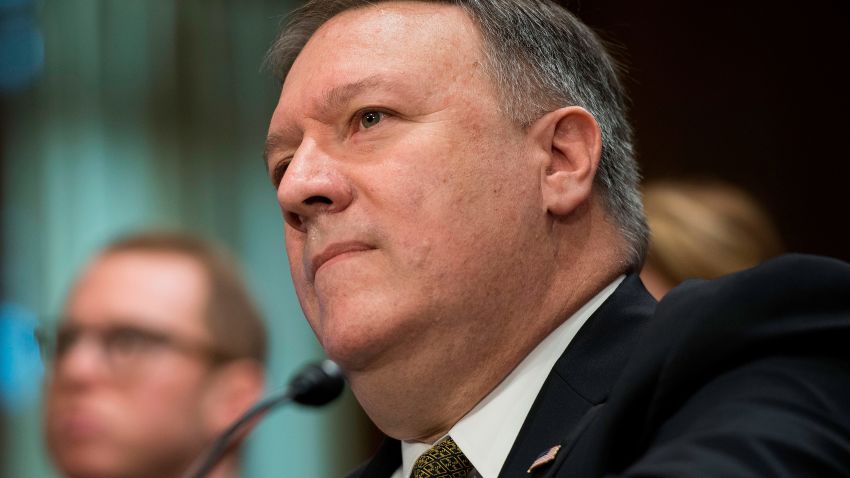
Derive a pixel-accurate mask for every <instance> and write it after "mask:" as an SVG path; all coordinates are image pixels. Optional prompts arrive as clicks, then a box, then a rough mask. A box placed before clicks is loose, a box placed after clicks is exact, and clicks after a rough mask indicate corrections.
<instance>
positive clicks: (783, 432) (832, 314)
mask: <svg viewBox="0 0 850 478" xmlns="http://www.w3.org/2000/svg"><path fill="white" fill-rule="evenodd" d="M553 445H561V449H560V450H559V452H558V453H557V455H556V456H555V458H554V460H552V461H551V462H549V463H548V464H546V465H544V466H541V467H539V468H537V469H535V470H534V471H533V472H532V473H528V471H527V470H528V468H529V466H530V464H531V463H532V462H533V461H534V460H535V459H536V458H537V457H538V456H539V455H540V454H541V453H543V452H545V451H546V450H548V449H549V448H551V447H552V446H553ZM400 464H401V457H400V450H399V443H398V442H397V441H395V440H391V439H387V440H386V441H385V443H384V444H383V445H382V447H381V448H380V449H379V451H378V453H377V454H376V455H375V457H373V459H372V460H371V461H369V462H368V463H366V464H365V465H364V466H362V467H361V468H359V469H358V470H356V471H355V472H353V473H352V474H351V475H350V476H351V477H361V478H385V477H389V476H390V475H391V474H392V473H393V472H394V471H395V469H396V468H398V467H399V466H400ZM600 476H623V477H690V476H695V477H831V476H848V477H850V265H848V264H845V263H843V262H840V261H836V260H832V259H824V258H815V257H808V256H786V257H783V258H779V259H776V260H773V261H770V262H768V263H766V264H764V265H762V266H760V267H757V268H755V269H750V270H748V271H744V272H742V273H738V274H734V275H731V276H727V277H725V278H721V279H718V280H715V281H689V282H686V283H685V284H683V285H682V286H680V287H678V288H676V289H675V290H674V291H672V292H671V293H670V294H668V295H667V296H666V297H665V298H664V300H663V301H661V302H660V303H659V304H658V305H657V307H656V303H655V301H654V300H653V299H652V298H651V297H650V296H649V295H648V294H647V293H646V291H645V289H644V288H643V285H642V284H641V283H640V280H639V279H638V277H637V276H629V277H627V278H626V280H625V281H624V282H623V283H622V284H621V285H620V287H618V289H617V290H616V291H615V293H614V294H613V295H612V296H611V297H610V298H609V299H608V300H607V301H606V302H605V303H604V304H603V305H602V306H601V307H600V308H599V309H598V310H597V311H596V313H594V314H593V316H592V317H591V318H590V319H589V320H588V322H587V323H586V324H585V325H584V327H583V328H582V329H581V331H580V332H579V334H578V335H577V336H576V337H575V339H574V340H573V342H572V343H571V344H570V346H569V347H568V348H567V350H566V351H565V352H564V354H563V355H562V356H561V358H560V359H559V360H558V362H557V363H556V364H555V367H554V368H553V370H552V372H551V373H550V375H549V377H548V378H547V380H546V382H545V384H544V385H543V388H542V390H541V391H540V394H539V395H538V397H537V399H536V401H535V403H534V405H533V407H532V409H531V411H530V413H529V415H528V417H527V418H526V421H525V423H524V425H523V427H522V429H521V431H520V433H519V435H518V437H517V439H516V441H515V442H514V446H513V448H512V450H511V452H510V454H509V456H508V458H507V461H506V462H505V465H504V467H503V468H502V471H501V474H500V477H502V478H512V477H533V478H544V477H546V478H550V477H551V478H554V477H570V478H585V477H600Z"/></svg>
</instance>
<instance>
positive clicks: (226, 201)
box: [0, 0, 372, 478]
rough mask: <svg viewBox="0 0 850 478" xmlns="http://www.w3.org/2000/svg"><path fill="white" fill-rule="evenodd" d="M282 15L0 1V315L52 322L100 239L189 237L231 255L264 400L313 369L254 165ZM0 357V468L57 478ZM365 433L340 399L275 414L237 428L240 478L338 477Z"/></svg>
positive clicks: (28, 404)
mask: <svg viewBox="0 0 850 478" xmlns="http://www.w3.org/2000/svg"><path fill="white" fill-rule="evenodd" d="M293 3H294V2H286V1H259V0H258V1H240V2H236V1H230V2H226V1H223V0H191V1H190V0H181V1H168V0H150V1H130V0H61V1H60V0H47V1H43V2H33V1H32V0H16V1H13V0H0V19H2V20H0V22H2V23H0V37H2V44H0V45H2V47H0V55H2V58H3V60H4V71H3V78H4V80H2V84H0V88H2V89H0V94H2V103H0V106H1V107H0V113H2V120H0V127H2V130H0V147H1V148H2V149H0V159H2V175H0V178H2V184H0V194H2V202H0V204H2V246H3V247H2V251H3V252H2V292H3V302H4V303H5V304H7V305H9V304H11V305H12V306H13V308H14V310H17V311H18V312H19V313H18V315H19V316H24V317H27V316H32V317H48V316H51V315H55V314H56V313H57V312H58V311H59V309H60V308H61V303H62V300H63V297H64V295H65V292H66V290H67V288H68V286H69V283H70V281H71V279H72V277H73V276H74V274H75V273H76V272H77V271H78V270H79V268H80V267H81V266H82V265H83V264H84V263H85V261H86V260H87V259H88V258H89V257H90V255H91V254H92V253H94V252H95V251H96V250H97V249H98V248H99V247H100V246H102V245H103V244H104V243H105V242H107V241H108V240H110V239H111V238H113V237H114V236H116V235H118V234H120V233H123V232H127V231H132V230H137V229H141V228H147V227H165V228H182V229H188V230H190V231H194V232H197V233H200V234H202V235H204V236H206V237H210V238H213V239H215V240H217V241H219V242H220V243H223V244H224V245H225V246H228V247H229V248H230V249H231V250H232V251H233V252H234V253H235V255H236V256H237V258H238V259H239V260H240V261H241V263H242V265H243V267H244V272H245V275H246V276H247V279H248V282H249V286H250V288H251V290H252V291H253V293H254V295H255V297H256V299H257V300H258V302H259V303H260V305H261V307H262V309H263V310H264V312H265V314H266V318H267V322H268V327H269V330H270V333H271V337H270V339H271V351H272V352H271V357H270V365H271V369H270V376H269V388H270V389H276V388H278V387H279V386H282V384H283V383H285V382H286V380H287V379H288V377H289V376H291V374H292V373H293V371H294V370H295V369H296V368H298V367H299V366H300V365H302V364H303V363H305V362H306V361H309V360H312V359H316V358H319V357H321V350H320V348H319V346H318V344H317V342H316V340H315V338H314V336H313V334H312V332H311V330H310V329H309V327H308V326H307V325H306V322H305V321H304V319H303V316H302V313H301V310H300V308H299V306H298V303H297V300H296V297H295V294H294V291H293V288H292V285H291V282H290V278H289V270H288V266H287V264H286V260H285V255H284V244H283V225H282V220H281V217H280V213H279V211H278V208H277V204H276V201H275V195H274V190H273V188H272V187H271V185H270V183H269V180H268V179H267V177H266V175H265V170H264V165H263V163H262V160H261V153H262V147H263V140H264V138H265V132H266V129H267V124H268V120H269V118H270V115H271V112H272V111H273V109H274V106H275V103H276V99H277V94H278V88H279V84H278V83H277V81H276V80H275V79H274V78H272V76H271V75H270V74H268V73H265V72H261V71H260V67H261V63H262V58H263V55H264V53H265V50H266V48H267V47H268V46H269V45H270V44H271V42H272V41H273V39H274V36H275V34H276V32H277V29H278V25H279V22H280V20H281V19H282V17H283V16H284V15H285V14H286V13H287V11H288V10H289V9H290V8H291V7H292V4H293ZM2 345H4V346H5V345H6V344H2ZM4 360H7V363H6V364H2V365H3V367H4V368H6V369H13V370H34V372H32V373H31V374H29V375H27V376H26V377H24V378H23V379H22V380H23V381H24V382H26V381H27V380H29V382H30V383H29V384H26V383H24V384H23V385H21V386H20V387H18V390H17V391H16V392H14V393H17V395H18V396H17V398H16V400H14V404H12V405H8V410H7V412H6V415H7V416H6V417H5V420H6V423H4V424H3V425H2V431H3V433H4V437H3V440H2V442H1V444H2V448H3V449H2V463H0V465H2V467H0V473H3V474H4V475H5V476H9V477H52V476H55V475H54V472H53V471H51V468H50V465H49V463H48V461H47V459H46V457H45V456H44V452H43V447H42V445H41V436H40V418H39V413H40V397H39V390H38V387H37V386H32V382H35V381H36V379H37V376H38V373H37V372H38V367H37V366H36V364H22V363H18V364H17V365H14V364H13V363H12V361H13V360H18V361H19V362H20V361H21V360H27V359H26V357H24V358H23V359H22V358H21V356H20V354H19V355H18V356H17V358H15V359H4ZM29 360H37V354H36V355H34V356H32V357H31V358H30V359H29ZM19 378H20V377H19ZM19 381H20V380H19ZM27 387H29V389H32V390H34V391H33V392H32V396H27V395H25V396H23V397H21V396H20V395H21V394H26V390H27V389H28V388H27ZM363 436H366V437H367V439H365V440H361V439H358V438H357V437H363ZM369 436H371V435H370V433H369V428H368V426H367V425H366V421H365V420H364V419H363V418H362V414H361V413H360V412H359V410H358V409H357V405H356V403H355V402H354V400H353V398H352V396H351V394H350V392H346V395H345V397H344V399H343V400H341V401H339V402H337V403H336V404H333V405H331V406H329V407H328V408H326V409H323V410H319V411H314V410H305V409H302V408H289V409H284V410H278V411H276V412H274V413H273V414H272V415H270V416H269V417H267V418H266V419H265V420H264V421H263V422H262V423H261V424H260V425H259V427H258V428H257V429H256V430H255V431H254V433H253V434H252V436H251V438H250V441H249V447H248V450H247V455H246V458H247V459H246V460H245V476H247V477H256V478H263V477H273V476H274V477H280V476H282V475H281V470H288V472H287V474H286V476H309V477H325V476H328V477H330V476H340V475H342V474H343V472H344V470H347V469H350V468H351V467H352V466H354V465H355V464H356V463H357V462H359V461H360V460H361V459H362V458H363V457H364V455H366V454H368V452H369V450H370V448H371V446H372V444H371V443H370V439H369V438H368V437H369Z"/></svg>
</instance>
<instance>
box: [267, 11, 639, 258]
mask: <svg viewBox="0 0 850 478" xmlns="http://www.w3.org/2000/svg"><path fill="white" fill-rule="evenodd" d="M382 1H386V0H309V1H308V2H307V3H306V4H305V5H303V6H302V7H300V8H299V9H297V10H295V11H294V12H293V13H292V15H291V16H290V17H289V21H288V23H287V24H286V26H284V28H283V29H282V30H281V33H280V35H279V37H278V39H277V41H275V43H274V45H272V47H271V49H270V50H269V52H268V54H267V57H266V64H267V66H269V67H270V68H271V69H272V71H273V72H274V73H275V74H276V75H277V76H278V77H279V78H280V79H281V80H283V79H285V77H286V75H287V73H288V72H289V69H290V68H291V67H292V64H293V62H294V61H295V58H296V57H297V56H298V54H299V53H300V52H301V50H302V49H303V48H304V45H306V43H307V41H308V40H309V39H310V37H311V36H312V35H313V33H315V32H316V30H318V29H319V27H321V26H322V25H323V24H324V23H325V22H327V21H328V20H330V19H331V18H332V17H334V16H336V15H337V14H339V13H342V12H344V11H347V10H352V9H356V8H361V7H366V6H370V5H374V4H376V3H382ZM425 1H430V2H434V3H443V4H449V5H455V6H457V7H460V8H462V9H463V10H464V11H466V12H467V13H468V14H469V15H470V17H471V18H472V19H473V21H475V22H476V24H477V25H478V27H479V29H480V30H481V34H482V37H483V40H484V45H485V46H484V50H485V51H484V52H483V54H484V56H485V59H486V66H487V68H488V72H489V74H490V75H491V77H492V78H493V80H494V82H495V84H496V85H497V87H498V88H499V90H500V92H501V94H502V96H503V100H502V107H503V109H504V112H505V114H507V115H508V117H510V118H512V119H513V120H515V121H517V122H518V123H519V124H522V125H523V126H528V125H530V124H532V123H533V122H534V121H535V120H537V119H538V118H540V117H541V116H543V115H544V114H546V113H548V112H550V111H554V110H556V109H559V108H562V107H565V106H581V107H583V108H585V109H586V110H588V111H589V112H590V113H591V114H592V115H593V116H594V117H595V118H596V121H597V122H598V123H599V127H600V129H601V130H602V158H601V160H600V163H599V169H598V171H597V174H596V185H597V187H598V188H599V190H600V192H601V193H602V197H603V201H604V204H605V207H606V210H607V212H608V213H609V214H610V215H611V216H612V217H613V219H614V221H615V222H616V224H617V226H618V228H619V230H620V233H621V234H622V236H623V238H624V239H625V242H626V244H627V245H628V248H629V250H628V257H627V260H628V264H629V265H630V266H631V268H632V269H634V270H638V269H639V268H640V266H641V265H642V263H643V259H644V256H645V253H646V248H647V241H648V235H649V233H648V229H647V226H646V220H645V217H644V214H643V206H642V204H641V198H640V192H639V189H638V184H639V182H640V173H639V171H638V166H637V162H636V161H635V157H634V148H633V145H632V128H631V125H630V124H629V122H628V119H627V104H626V103H627V99H626V94H625V91H624V88H623V85H622V84H621V83H620V80H619V78H618V77H617V66H616V63H615V61H614V60H613V59H612V58H611V57H610V56H609V54H608V53H607V52H606V50H605V48H604V46H603V45H602V42H601V41H600V40H599V38H598V37H597V36H596V34H594V33H593V31H592V30H591V29H590V28H589V27H587V26H586V25H584V24H583V23H582V22H581V21H580V20H578V19H577V18H576V17H575V16H573V15H572V14H571V13H570V12H568V11H567V10H565V9H564V8H563V7H561V6H559V5H557V4H555V3H553V2H551V1H549V0H425Z"/></svg>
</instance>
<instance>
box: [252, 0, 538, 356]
mask: <svg viewBox="0 0 850 478" xmlns="http://www.w3.org/2000/svg"><path fill="white" fill-rule="evenodd" d="M500 108H501V104H500V102H499V98H498V94H497V92H496V89H495V87H494V86H493V83H492V81H491V79H490V78H489V77H488V74H487V73H486V72H485V67H484V59H483V56H482V53H481V40H480V38H479V34H478V32H477V29H476V26H475V25H474V24H473V22H472V21H471V20H470V19H469V18H468V17H467V16H466V14H465V13H463V12H462V11H461V10H460V9H457V8H455V7H452V6H446V5H435V4H428V3H416V2H392V3H379V4H378V5H376V6H371V7H366V8H361V9H357V10H352V11H348V12H345V13H343V14H340V15H338V16H336V17H334V18H333V19H331V20H330V21H329V22H327V23H326V24H325V25H323V26H322V27H321V28H320V29H319V30H318V31H317V32H316V34H315V35H313V37H312V38H311V39H310V41H309V42H308V44H307V45H306V47H305V48H304V50H303V51H302V52H301V54H300V55H299V57H298V58H297V60H296V61H295V63H294V65H293V67H292V69H291V70H290V72H289V74H288V76H287V78H286V80H285V82H284V85H283V90H282V93H281V96H280V101H279V103H278V106H277V109H276V110H275V112H274V115H273V117H272V121H271V125H270V130H269V141H268V143H267V159H268V167H269V170H270V174H271V175H272V178H273V180H275V181H276V180H278V179H280V176H281V173H282V172H283V171H282V170H283V167H282V166H283V165H286V164H288V166H287V168H286V171H285V174H282V180H280V183H279V185H278V188H277V197H278V201H279V203H280V206H281V209H282V211H283V213H284V218H285V220H286V226H285V236H286V249H287V253H288V256H289V261H290V266H291V270H292V276H293V280H294V283H295V287H296V290H297V293H298V297H299V299H300V302H301V305H302V308H303V309H304V311H305V314H306V316H307V319H308V320H309V322H310V325H311V326H312V327H313V329H314V330H315V332H316V334H317V336H318V337H319V340H320V341H321V343H322V345H323V347H324V348H325V350H326V351H327V353H328V354H329V356H330V357H331V358H333V359H336V360H338V361H339V362H340V363H341V364H342V365H343V366H344V367H345V368H346V369H348V371H349V372H351V371H357V370H360V369H366V368H368V367H374V366H378V365H379V364H380V363H386V362H387V361H390V360H394V359H396V358H398V357H400V356H406V355H417V354H419V352H420V351H422V350H423V349H426V348H427V349H429V350H433V351H435V352H434V353H436V352H437V351H443V352H448V353H450V354H454V353H457V351H459V350H462V349H463V348H468V347H470V346H474V344H473V343H471V342H469V340H468V337H470V336H476V337H482V340H483V338H485V337H487V334H488V332H487V331H488V327H490V328H491V329H492V328H493V326H497V325H498V321H499V317H501V316H505V315H509V314H512V313H519V312H521V309H522V308H524V307H527V306H529V302H527V301H526V300H525V299H527V298H528V297H525V296H530V295H533V294H529V293H528V291H529V290H531V289H534V287H535V281H536V279H535V278H534V277H533V276H532V274H531V273H530V272H529V271H531V270H533V269H535V268H538V267H539V266H540V264H542V263H545V260H544V258H543V257H542V254H539V253H538V252H539V246H537V244H539V242H540V238H541V234H543V231H545V221H544V217H545V211H544V210H542V209H541V207H540V201H539V196H540V190H539V180H540V169H539V167H538V166H536V164H537V163H536V161H537V158H536V157H535V155H534V154H532V153H530V152H529V150H530V148H529V147H528V143H527V141H526V137H525V132H524V131H523V129H522V128H521V127H520V126H518V125H516V124H514V123H513V122H511V121H510V120H509V119H507V118H506V115H504V114H503V113H502V111H500ZM538 270H539V269H538ZM420 357H421V355H420Z"/></svg>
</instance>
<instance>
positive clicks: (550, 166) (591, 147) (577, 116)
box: [530, 106, 602, 216]
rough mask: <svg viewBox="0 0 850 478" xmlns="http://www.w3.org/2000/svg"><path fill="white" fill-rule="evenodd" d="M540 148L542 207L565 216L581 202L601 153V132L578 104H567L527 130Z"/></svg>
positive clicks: (589, 185) (585, 197)
mask: <svg viewBox="0 0 850 478" xmlns="http://www.w3.org/2000/svg"><path fill="white" fill-rule="evenodd" d="M530 134H531V135H532V139H533V140H534V141H535V142H537V144H538V145H539V146H540V147H541V148H543V150H544V153H545V154H546V158H545V161H544V163H543V164H542V165H541V166H542V167H541V172H540V173H541V187H542V197H543V202H544V206H545V207H546V209H547V210H548V211H549V212H550V213H551V214H553V215H555V216H566V215H569V214H570V213H572V212H573V211H574V210H575V209H576V208H577V207H579V206H580V205H581V204H583V203H585V202H586V201H587V200H588V199H589V198H590V195H591V191H592V189H593V179H594V177H595V176H596V168H597V166H598V165H599V158H600V155H601V154H602V133H601V132H600V130H599V125H598V124H597V123H596V119H594V118H593V115H591V114H590V113H589V112H588V111H587V110H585V109H584V108H581V107H579V106H568V107H565V108H561V109H558V110H555V111H552V112H550V113H547V114H546V115H544V116H543V117H541V118H540V119H538V120H537V121H536V122H535V123H534V124H533V125H532V126H531V130H530Z"/></svg>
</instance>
